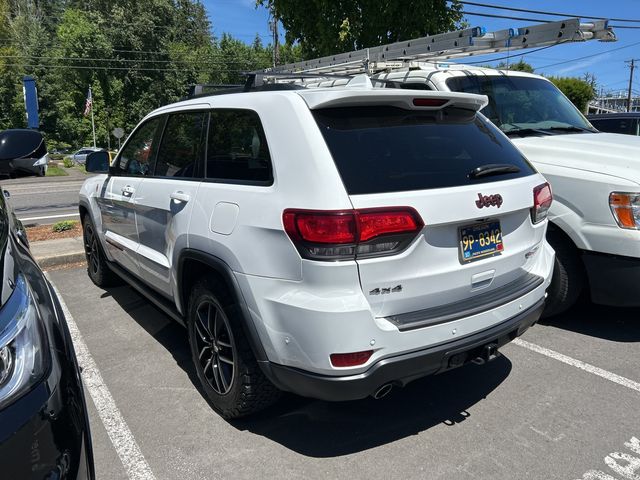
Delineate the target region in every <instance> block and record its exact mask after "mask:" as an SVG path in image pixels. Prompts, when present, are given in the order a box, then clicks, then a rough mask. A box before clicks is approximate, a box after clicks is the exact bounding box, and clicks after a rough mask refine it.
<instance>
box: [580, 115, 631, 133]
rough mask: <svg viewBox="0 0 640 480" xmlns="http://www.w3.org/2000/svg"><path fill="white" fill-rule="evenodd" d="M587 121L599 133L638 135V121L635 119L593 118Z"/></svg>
mask: <svg viewBox="0 0 640 480" xmlns="http://www.w3.org/2000/svg"><path fill="white" fill-rule="evenodd" d="M589 121H590V122H591V125H593V126H594V127H596V128H597V129H598V130H600V131H601V132H609V133H624V134H626V135H638V120H637V119H635V118H594V119H591V120H589Z"/></svg>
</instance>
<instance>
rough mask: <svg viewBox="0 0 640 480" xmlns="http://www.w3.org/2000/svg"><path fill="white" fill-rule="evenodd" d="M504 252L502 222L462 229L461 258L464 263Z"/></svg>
mask: <svg viewBox="0 0 640 480" xmlns="http://www.w3.org/2000/svg"><path fill="white" fill-rule="evenodd" d="M503 250H504V245H503V243H502V230H501V229H500V222H490V223H480V224H477V225H471V226H468V227H462V228H461V229H460V257H461V259H462V262H463V263H464V262H471V261H473V260H476V259H478V258H482V257H489V256H493V255H500V253H501V252H502V251H503Z"/></svg>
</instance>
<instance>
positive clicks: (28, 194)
mask: <svg viewBox="0 0 640 480" xmlns="http://www.w3.org/2000/svg"><path fill="white" fill-rule="evenodd" d="M69 172H70V175H69V176H66V177H42V178H40V177H27V178H17V179H13V180H2V182H0V184H1V185H2V188H3V189H4V190H7V191H8V192H9V193H10V194H11V204H12V205H13V209H14V211H15V212H16V215H17V216H18V218H20V219H21V220H22V221H23V223H24V224H25V225H32V224H35V225H38V224H50V223H56V222H58V221H60V220H68V219H76V218H78V192H79V191H80V187H81V186H82V183H83V182H84V180H85V179H86V178H87V176H86V175H85V174H84V173H82V172H79V171H76V170H73V169H69Z"/></svg>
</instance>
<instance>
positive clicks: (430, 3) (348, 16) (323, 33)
mask: <svg viewBox="0 0 640 480" xmlns="http://www.w3.org/2000/svg"><path fill="white" fill-rule="evenodd" d="M257 4H258V5H263V6H265V7H267V8H269V9H270V11H271V12H272V15H273V16H275V17H276V18H278V19H279V20H280V21H281V22H282V25H283V26H284V28H285V30H286V32H287V33H286V38H287V41H288V42H289V43H291V44H293V43H295V42H297V43H299V44H300V46H301V47H302V53H303V55H304V56H305V57H306V58H313V57H320V56H325V55H331V54H333V53H339V52H346V51H350V50H355V49H359V48H366V47H373V46H376V45H381V44H384V43H391V42H396V41H401V40H408V39H410V38H416V37H422V36H425V35H430V34H431V35H432V34H436V33H442V32H447V31H450V30H455V28H456V27H457V26H459V23H460V21H461V20H462V5H461V4H460V3H459V2H458V0H453V1H451V2H447V1H446V0H403V1H397V0H353V1H349V2H337V1H334V0H257Z"/></svg>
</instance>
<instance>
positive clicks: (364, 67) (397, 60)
mask: <svg viewBox="0 0 640 480" xmlns="http://www.w3.org/2000/svg"><path fill="white" fill-rule="evenodd" d="M608 23H609V21H608V20H597V21H593V22H587V23H581V21H580V19H579V18H568V19H566V20H560V21H557V22H548V23H540V24H535V25H530V26H527V27H522V28H509V29H505V30H498V31H495V32H488V33H487V32H486V31H485V29H484V28H482V27H473V28H466V29H464V30H458V31H454V32H448V33H441V34H438V35H430V36H426V37H421V38H416V39H413V40H407V41H403V42H396V43H390V44H388V45H381V46H379V47H372V48H365V49H362V50H355V51H353V52H347V53H341V54H338V55H329V56H327V57H321V58H316V59H313V60H306V61H303V62H296V63H290V64H287V65H281V66H276V67H273V68H269V69H266V70H263V71H261V72H260V73H263V74H265V75H266V76H268V74H269V73H272V74H276V75H275V76H277V74H278V73H314V74H323V73H325V74H332V73H333V74H342V75H351V74H358V73H368V74H374V73H378V72H383V71H393V70H395V69H399V68H406V67H407V64H409V63H410V62H415V61H443V60H448V59H452V58H464V57H471V56H477V55H486V54H491V53H500V52H514V51H517V50H522V49H525V48H540V47H545V46H550V45H559V44H562V43H568V42H583V41H587V40H599V41H601V42H614V41H616V35H615V33H614V32H613V29H612V28H611V27H609V25H608ZM256 73H257V72H256Z"/></svg>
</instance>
